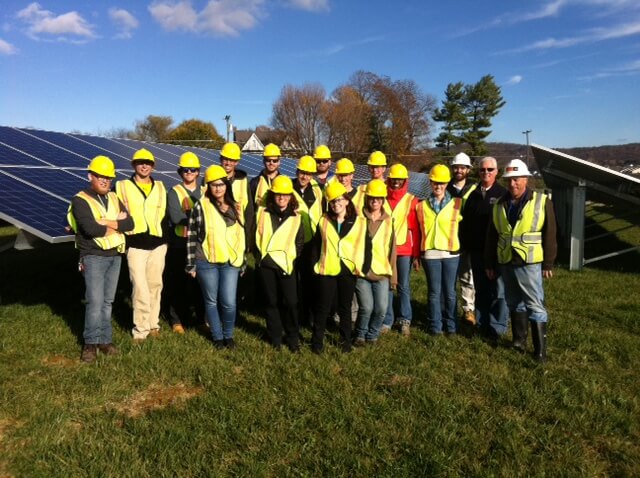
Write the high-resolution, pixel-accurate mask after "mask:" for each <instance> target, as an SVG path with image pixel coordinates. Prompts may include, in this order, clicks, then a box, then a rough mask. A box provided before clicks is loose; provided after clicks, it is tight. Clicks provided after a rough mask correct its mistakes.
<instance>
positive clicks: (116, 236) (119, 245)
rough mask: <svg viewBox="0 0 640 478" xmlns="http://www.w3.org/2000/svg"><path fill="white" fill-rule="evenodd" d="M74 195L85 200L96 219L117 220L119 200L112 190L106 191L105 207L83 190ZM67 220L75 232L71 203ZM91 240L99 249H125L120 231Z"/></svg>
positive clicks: (75, 225)
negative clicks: (106, 203) (106, 202)
mask: <svg viewBox="0 0 640 478" xmlns="http://www.w3.org/2000/svg"><path fill="white" fill-rule="evenodd" d="M76 197H79V198H81V199H83V200H85V201H86V202H87V204H88V205H89V209H91V213H92V214H93V218H94V219H95V220H96V221H97V220H98V219H107V220H108V221H117V220H118V214H120V201H118V197H117V196H116V194H115V193H114V192H108V193H107V200H108V205H107V209H105V208H104V206H103V205H102V203H101V202H100V201H98V200H96V199H95V198H94V197H92V196H90V195H89V194H87V193H86V192H84V191H80V192H79V193H78V194H76ZM67 222H68V223H69V226H71V229H73V232H75V233H77V232H78V223H77V221H76V218H75V216H74V215H73V211H72V210H71V205H69V210H68V211H67ZM93 242H95V243H96V244H97V245H98V247H99V248H100V249H102V250H105V251H107V250H109V249H116V250H117V251H118V252H124V249H125V239H124V234H123V233H121V232H116V233H113V234H109V235H108V236H103V237H94V238H93ZM77 246H78V244H77V242H76V247H77Z"/></svg>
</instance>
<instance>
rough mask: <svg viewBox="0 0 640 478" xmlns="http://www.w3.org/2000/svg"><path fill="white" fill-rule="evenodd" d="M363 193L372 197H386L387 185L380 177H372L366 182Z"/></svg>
mask: <svg viewBox="0 0 640 478" xmlns="http://www.w3.org/2000/svg"><path fill="white" fill-rule="evenodd" d="M364 193H365V194H366V195H367V196H370V197H372V198H386V197H387V185H386V184H385V183H384V181H383V180H382V179H372V180H371V181H369V182H368V183H367V187H366V188H365V190H364Z"/></svg>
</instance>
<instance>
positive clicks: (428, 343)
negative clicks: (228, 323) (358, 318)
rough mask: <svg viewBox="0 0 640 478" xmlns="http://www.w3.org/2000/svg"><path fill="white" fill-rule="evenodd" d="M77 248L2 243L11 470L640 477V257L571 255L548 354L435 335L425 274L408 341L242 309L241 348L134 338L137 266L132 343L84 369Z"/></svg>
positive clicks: (123, 320)
mask: <svg viewBox="0 0 640 478" xmlns="http://www.w3.org/2000/svg"><path fill="white" fill-rule="evenodd" d="M75 259H76V255H75V251H74V250H73V248H72V246H70V245H68V244H67V245H59V246H49V247H45V248H42V249H38V250H33V251H21V252H18V251H6V252H4V253H2V254H0V271H1V276H0V384H1V385H0V476H1V477H4V476H61V477H62V476H64V477H69V476H90V475H92V476H118V477H120V476H136V477H139V476H186V477H189V476H252V477H253V476H273V477H280V476H349V477H353V476H505V477H507V476H509V477H510V476H543V475H546V476H639V475H640V398H639V397H640V371H639V370H638V364H640V320H639V318H640V317H639V315H640V314H639V312H640V295H639V294H638V292H639V291H640V275H639V274H637V271H638V263H639V262H640V261H638V257H637V255H636V254H628V255H626V257H624V258H622V259H620V261H619V264H618V265H615V267H611V268H609V270H608V269H607V268H606V267H605V265H601V266H600V268H599V269H586V270H585V271H583V272H579V273H569V272H568V271H567V270H566V269H565V268H563V267H560V268H558V270H557V271H556V275H555V276H554V278H553V279H551V280H550V281H548V282H547V284H546V286H547V289H546V291H547V304H548V308H549V311H550V317H551V322H550V325H549V362H548V363H547V364H546V365H545V366H537V365H536V364H534V362H533V360H532V359H531V358H530V357H529V356H524V355H519V354H516V353H514V352H512V351H510V350H509V349H507V348H506V347H502V346H501V347H498V348H497V349H493V348H491V347H489V346H488V345H487V344H485V343H483V342H482V341H481V340H479V339H477V338H475V339H471V340H469V339H465V338H463V337H456V338H444V337H442V338H434V337H430V336H427V335H426V334H425V333H424V332H423V329H424V324H423V323H422V321H421V320H420V319H422V318H423V317H424V315H425V313H426V309H425V295H426V286H425V284H424V282H425V281H424V277H423V276H422V275H421V274H414V276H413V278H412V281H413V290H414V296H415V297H414V299H415V304H414V305H415V314H416V316H417V317H416V323H415V327H414V329H413V332H412V335H411V337H410V338H409V339H403V338H401V337H400V336H399V335H398V334H396V333H393V334H390V335H386V336H384V337H383V338H382V339H381V341H380V343H379V345H378V346H377V347H374V348H365V349H358V350H355V351H354V352H353V353H351V354H348V355H343V354H340V353H339V352H338V350H337V348H336V347H335V346H328V347H327V348H326V353H325V354H324V355H322V356H315V355H313V354H311V352H310V350H309V348H308V347H305V348H304V350H303V353H302V354H300V355H293V354H291V353H289V352H288V351H282V352H280V353H278V352H275V351H273V350H272V349H271V348H270V347H269V346H268V345H267V344H266V343H265V342H264V339H263V334H264V323H263V320H262V319H261V318H260V317H259V316H256V315H252V314H249V313H248V312H247V311H243V320H242V322H241V323H240V324H239V326H238V329H237V343H238V346H239V348H238V349H237V350H236V351H223V352H217V351H215V350H214V349H213V347H212V345H211V342H210V341H209V339H208V338H207V337H205V336H203V335H201V334H200V333H198V332H197V331H196V330H188V331H187V333H186V335H184V336H177V335H172V334H171V333H170V332H168V329H167V328H166V327H165V328H164V329H163V333H162V334H161V336H160V337H159V338H158V339H155V340H147V342H146V343H144V344H142V345H134V344H133V343H132V342H131V339H130V335H129V334H128V330H129V329H130V327H131V312H130V309H129V303H128V298H127V291H126V287H127V284H126V280H123V281H121V284H122V287H123V288H122V290H120V291H119V293H118V299H117V304H116V307H115V310H114V324H115V330H114V332H115V337H114V338H115V342H116V343H117V345H118V346H119V347H120V350H121V353H120V355H119V356H116V357H109V358H105V357H100V358H99V360H98V361H97V363H95V364H93V365H85V364H81V363H80V361H79V353H80V341H81V335H82V317H83V309H82V304H81V302H80V297H81V295H82V282H81V280H80V277H79V276H78V274H77V272H76V267H75V263H76V261H75ZM123 277H124V276H123ZM304 335H305V338H307V339H308V338H309V336H310V334H309V332H308V331H304ZM335 337H336V334H335V332H333V334H332V338H333V339H335Z"/></svg>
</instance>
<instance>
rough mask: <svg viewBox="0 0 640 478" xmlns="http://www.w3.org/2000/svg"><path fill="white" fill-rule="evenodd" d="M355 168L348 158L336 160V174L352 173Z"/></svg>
mask: <svg viewBox="0 0 640 478" xmlns="http://www.w3.org/2000/svg"><path fill="white" fill-rule="evenodd" d="M355 171H356V168H354V167H353V163H352V162H351V160H350V159H349V158H342V159H339V160H338V161H337V162H336V174H353V173H355Z"/></svg>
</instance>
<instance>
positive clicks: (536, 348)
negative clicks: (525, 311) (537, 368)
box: [531, 321, 547, 363]
mask: <svg viewBox="0 0 640 478" xmlns="http://www.w3.org/2000/svg"><path fill="white" fill-rule="evenodd" d="M531 336H532V338H533V358H534V359H535V361H536V362H539V363H544V362H546V361H547V323H546V322H534V321H531Z"/></svg>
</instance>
